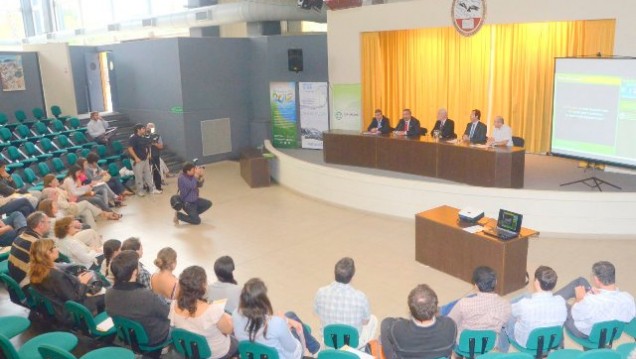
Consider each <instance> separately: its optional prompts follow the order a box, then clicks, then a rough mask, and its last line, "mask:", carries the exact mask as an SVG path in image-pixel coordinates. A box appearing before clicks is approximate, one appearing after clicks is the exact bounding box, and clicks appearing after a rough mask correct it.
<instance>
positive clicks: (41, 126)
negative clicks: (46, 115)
mask: <svg viewBox="0 0 636 359" xmlns="http://www.w3.org/2000/svg"><path fill="white" fill-rule="evenodd" d="M56 121H57V120H56ZM31 131H33V132H35V134H36V135H37V136H39V137H53V136H55V135H56V133H53V131H51V129H50V128H48V127H47V126H46V124H45V123H44V122H42V121H38V122H36V123H35V125H33V129H32V130H31Z"/></svg>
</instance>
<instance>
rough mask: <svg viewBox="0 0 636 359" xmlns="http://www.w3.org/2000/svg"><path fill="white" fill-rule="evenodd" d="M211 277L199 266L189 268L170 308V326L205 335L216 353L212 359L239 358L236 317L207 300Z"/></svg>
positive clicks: (185, 271) (182, 274)
mask: <svg viewBox="0 0 636 359" xmlns="http://www.w3.org/2000/svg"><path fill="white" fill-rule="evenodd" d="M207 282H208V278H207V275H206V273H205V269H203V268H201V267H199V266H191V267H188V268H186V269H185V270H184V271H183V272H182V273H181V275H180V276H179V294H177V298H176V300H175V301H173V302H172V305H171V306H170V315H169V318H170V324H171V325H172V326H174V327H176V328H181V329H185V330H188V331H190V332H193V333H196V334H200V335H203V336H204V337H205V339H206V340H207V342H208V345H209V346H210V349H211V350H212V356H211V358H212V359H229V358H232V357H236V356H237V355H238V341H237V340H236V338H234V337H233V336H232V335H231V334H232V332H233V331H234V327H233V326H232V317H230V316H229V315H228V314H227V313H225V311H224V310H223V305H220V304H210V303H208V302H207V301H206V300H205V287H206V285H207Z"/></svg>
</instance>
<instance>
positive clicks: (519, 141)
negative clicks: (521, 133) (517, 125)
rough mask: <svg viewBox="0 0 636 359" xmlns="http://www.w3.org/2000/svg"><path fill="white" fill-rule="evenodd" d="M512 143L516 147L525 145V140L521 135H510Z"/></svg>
mask: <svg viewBox="0 0 636 359" xmlns="http://www.w3.org/2000/svg"><path fill="white" fill-rule="evenodd" d="M512 145H513V146H516V147H525V145H526V140H524V139H523V137H517V136H512Z"/></svg>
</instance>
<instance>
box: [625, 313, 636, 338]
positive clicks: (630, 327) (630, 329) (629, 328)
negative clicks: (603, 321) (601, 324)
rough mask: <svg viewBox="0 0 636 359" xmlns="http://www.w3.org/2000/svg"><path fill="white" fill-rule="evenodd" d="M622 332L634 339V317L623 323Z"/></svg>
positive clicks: (635, 323)
mask: <svg viewBox="0 0 636 359" xmlns="http://www.w3.org/2000/svg"><path fill="white" fill-rule="evenodd" d="M623 332H625V334H627V335H629V336H630V337H632V338H634V340H636V318H634V319H632V321H631V322H629V323H627V324H625V328H623Z"/></svg>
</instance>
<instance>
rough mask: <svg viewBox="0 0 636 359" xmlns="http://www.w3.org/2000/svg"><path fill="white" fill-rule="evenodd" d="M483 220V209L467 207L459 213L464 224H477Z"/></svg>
mask: <svg viewBox="0 0 636 359" xmlns="http://www.w3.org/2000/svg"><path fill="white" fill-rule="evenodd" d="M482 218H484V211H482V210H481V209H477V208H472V207H466V208H464V209H462V210H461V211H459V220H460V221H462V222H468V223H477V221H479V220H480V219H482Z"/></svg>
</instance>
